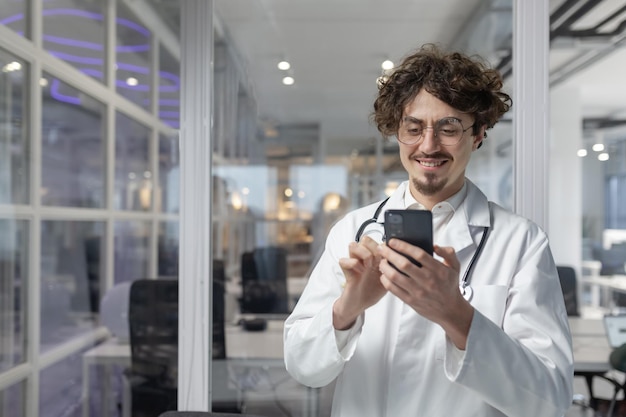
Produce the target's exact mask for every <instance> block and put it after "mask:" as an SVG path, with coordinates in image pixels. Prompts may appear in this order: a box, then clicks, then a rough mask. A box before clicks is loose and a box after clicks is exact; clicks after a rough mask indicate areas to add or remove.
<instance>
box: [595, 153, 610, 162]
mask: <svg viewBox="0 0 626 417" xmlns="http://www.w3.org/2000/svg"><path fill="white" fill-rule="evenodd" d="M608 160H609V154H608V153H606V152H602V153H601V154H599V155H598V161H608Z"/></svg>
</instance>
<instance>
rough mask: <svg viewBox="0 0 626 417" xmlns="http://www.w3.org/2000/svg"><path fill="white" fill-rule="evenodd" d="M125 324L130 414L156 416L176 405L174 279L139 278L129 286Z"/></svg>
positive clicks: (176, 343)
mask: <svg viewBox="0 0 626 417" xmlns="http://www.w3.org/2000/svg"><path fill="white" fill-rule="evenodd" d="M128 326H129V337H130V350H131V366H130V368H129V369H127V370H126V372H125V375H126V377H127V380H128V383H129V385H130V392H131V404H132V405H131V415H132V416H133V417H156V416H158V415H159V414H160V413H161V412H163V411H165V410H172V409H175V408H176V400H177V378H178V373H177V364H178V281H176V280H153V279H141V280H137V281H135V282H133V283H132V284H131V287H130V299H129V303H128Z"/></svg>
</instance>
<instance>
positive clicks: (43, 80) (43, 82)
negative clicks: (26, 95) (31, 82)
mask: <svg viewBox="0 0 626 417" xmlns="http://www.w3.org/2000/svg"><path fill="white" fill-rule="evenodd" d="M39 85H40V86H42V87H47V86H48V79H47V78H44V77H41V78H40V79H39Z"/></svg>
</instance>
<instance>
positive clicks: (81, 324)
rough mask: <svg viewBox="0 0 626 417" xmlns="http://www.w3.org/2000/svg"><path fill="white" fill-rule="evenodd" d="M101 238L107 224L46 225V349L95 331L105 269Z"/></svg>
mask: <svg viewBox="0 0 626 417" xmlns="http://www.w3.org/2000/svg"><path fill="white" fill-rule="evenodd" d="M103 236H104V223H103V222H90V221H56V220H48V221H43V222H42V224H41V350H42V351H46V350H48V349H50V348H52V347H54V346H55V345H57V344H59V343H63V342H66V341H67V340H68V339H70V338H71V337H72V336H76V335H78V334H81V333H84V332H87V331H89V330H91V329H93V328H94V325H95V313H97V312H98V309H99V302H100V283H101V279H102V276H103V268H104V259H103V257H102V253H103V252H102V251H103Z"/></svg>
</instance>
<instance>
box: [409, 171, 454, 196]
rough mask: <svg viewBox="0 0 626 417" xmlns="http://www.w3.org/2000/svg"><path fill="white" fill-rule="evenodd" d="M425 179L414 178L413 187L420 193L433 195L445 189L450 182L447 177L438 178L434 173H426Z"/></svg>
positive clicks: (412, 180)
mask: <svg viewBox="0 0 626 417" xmlns="http://www.w3.org/2000/svg"><path fill="white" fill-rule="evenodd" d="M424 176H425V179H418V178H412V179H411V182H412V183H413V187H415V189H416V190H417V192H418V193H420V194H422V195H425V196H431V195H435V194H437V193H439V192H441V190H443V189H444V188H445V186H446V184H447V183H448V179H447V178H437V176H436V175H434V174H425V175H424Z"/></svg>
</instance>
